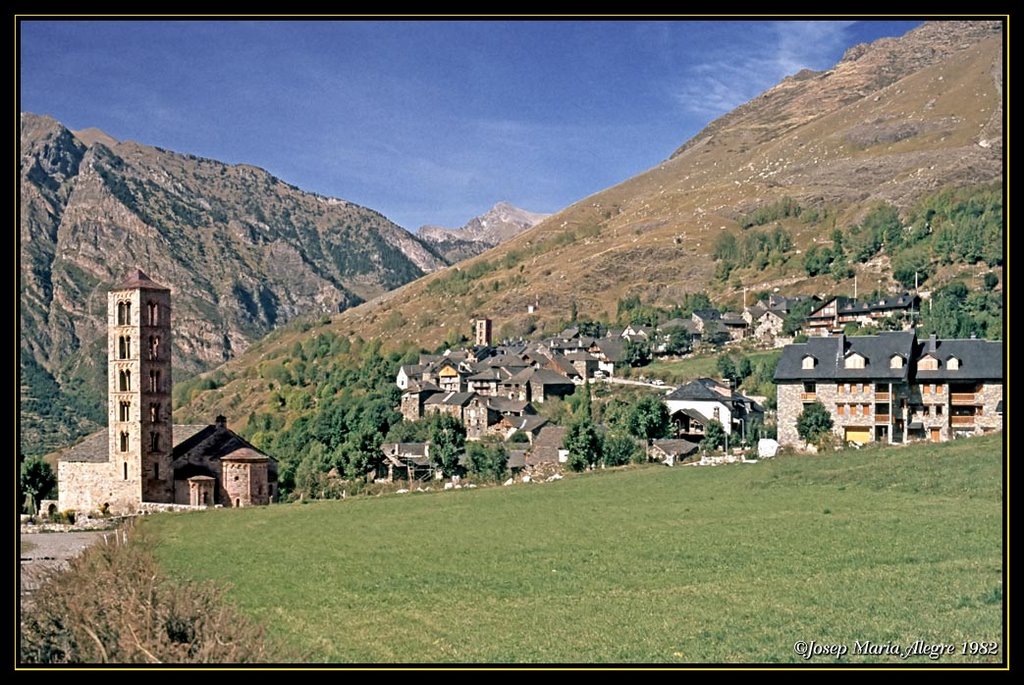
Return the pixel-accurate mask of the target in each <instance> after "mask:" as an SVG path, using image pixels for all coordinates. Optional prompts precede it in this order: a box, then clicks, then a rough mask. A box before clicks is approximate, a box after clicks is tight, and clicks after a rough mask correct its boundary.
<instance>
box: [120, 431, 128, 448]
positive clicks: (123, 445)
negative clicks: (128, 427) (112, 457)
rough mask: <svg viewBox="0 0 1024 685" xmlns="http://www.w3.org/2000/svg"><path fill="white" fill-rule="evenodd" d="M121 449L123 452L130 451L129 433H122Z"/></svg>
mask: <svg viewBox="0 0 1024 685" xmlns="http://www.w3.org/2000/svg"><path fill="white" fill-rule="evenodd" d="M121 451H122V452H127V451H128V433H125V432H122V433H121Z"/></svg>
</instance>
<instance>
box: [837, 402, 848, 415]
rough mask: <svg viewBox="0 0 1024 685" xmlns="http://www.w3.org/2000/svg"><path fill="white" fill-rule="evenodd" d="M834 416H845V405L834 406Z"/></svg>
mask: <svg viewBox="0 0 1024 685" xmlns="http://www.w3.org/2000/svg"><path fill="white" fill-rule="evenodd" d="M836 414H838V415H839V416H846V405H845V404H837V405H836Z"/></svg>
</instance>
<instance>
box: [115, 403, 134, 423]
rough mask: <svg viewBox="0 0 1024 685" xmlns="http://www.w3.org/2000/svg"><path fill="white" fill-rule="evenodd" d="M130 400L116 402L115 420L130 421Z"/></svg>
mask: <svg viewBox="0 0 1024 685" xmlns="http://www.w3.org/2000/svg"><path fill="white" fill-rule="evenodd" d="M131 410H132V403H131V402H121V403H119V404H118V412H117V420H118V421H131V418H130V417H131Z"/></svg>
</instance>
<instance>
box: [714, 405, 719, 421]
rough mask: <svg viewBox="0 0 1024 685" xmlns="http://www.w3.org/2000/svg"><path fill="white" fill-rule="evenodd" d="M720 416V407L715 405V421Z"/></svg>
mask: <svg viewBox="0 0 1024 685" xmlns="http://www.w3.org/2000/svg"><path fill="white" fill-rule="evenodd" d="M719 416H720V412H719V411H718V407H715V411H714V419H715V421H718V420H719V419H718V417H719Z"/></svg>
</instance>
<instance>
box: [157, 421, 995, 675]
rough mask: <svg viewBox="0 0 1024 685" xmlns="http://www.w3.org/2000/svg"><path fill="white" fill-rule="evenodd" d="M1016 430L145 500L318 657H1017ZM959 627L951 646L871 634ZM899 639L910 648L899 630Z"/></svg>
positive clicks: (235, 588) (182, 540)
mask: <svg viewBox="0 0 1024 685" xmlns="http://www.w3.org/2000/svg"><path fill="white" fill-rule="evenodd" d="M1002 502H1003V480H1002V436H1001V435H994V436H985V437H982V438H975V439H965V440H958V441H955V442H952V443H947V444H943V445H931V444H926V445H916V446H910V447H903V448H885V449H863V450H859V451H856V450H850V451H845V452H842V453H836V454H831V455H826V456H780V457H778V458H776V459H775V460H771V461H764V462H760V463H757V464H738V465H730V466H717V467H675V468H667V467H663V466H646V467H625V468H621V469H614V470H606V471H598V472H593V473H587V474H582V475H579V476H567V477H566V478H565V479H564V480H561V481H557V482H552V483H537V484H534V483H530V484H518V483H517V484H516V485H514V486H509V487H501V486H493V487H479V488H476V489H473V490H470V489H462V490H458V491H448V492H439V491H434V492H429V493H415V494H406V495H388V496H383V497H372V498H371V497H367V498H349V499H347V500H344V501H330V502H315V503H308V504H302V503H297V504H288V505H274V506H270V507H264V508H251V509H238V510H212V511H205V512H197V513H184V514H162V515H155V516H151V517H147V519H146V520H145V521H144V523H143V525H142V528H143V533H144V535H145V536H146V538H147V539H148V540H149V541H150V543H151V544H153V545H154V549H155V552H156V554H157V558H158V560H159V561H160V564H161V566H162V567H163V568H164V569H165V570H166V571H167V572H168V574H169V575H171V576H172V577H180V578H189V579H196V580H205V579H212V580H214V581H217V582H222V583H228V584H230V590H229V592H228V594H227V597H228V599H229V600H231V601H232V602H233V603H235V604H236V605H237V606H238V607H239V608H240V609H241V610H242V611H243V612H244V613H246V614H248V615H250V616H252V617H253V618H255V619H257V620H258V621H261V622H262V623H263V624H264V625H265V626H267V629H268V631H269V633H270V636H271V637H272V638H274V639H276V640H278V641H279V642H280V643H281V644H283V645H285V646H287V648H288V650H289V651H290V653H292V654H299V655H301V656H300V657H299V658H301V659H303V660H306V661H313V662H328V663H369V662H374V663H377V662H402V663H416V664H422V663H431V662H461V663H499V664H500V663H605V664H608V663H638V662H643V663H661V664H665V665H672V664H688V663H777V662H779V663H787V662H788V663H810V664H821V663H832V662H835V661H836V660H837V657H836V656H834V655H830V654H824V655H818V656H815V657H814V658H812V659H811V660H810V661H805V660H803V659H802V658H801V656H799V655H798V654H797V653H796V652H795V650H794V644H795V643H797V642H798V641H803V642H805V643H810V642H812V641H814V642H815V643H816V644H818V645H823V646H829V645H846V646H847V647H848V649H849V650H850V651H849V652H848V653H847V654H845V655H844V656H842V657H839V658H838V659H839V660H841V661H842V662H844V663H845V662H850V663H859V662H875V663H883V664H899V663H907V662H910V663H927V664H953V663H964V662H971V663H977V662H986V663H993V662H999V661H1000V660H1001V659H1002V658H1003V655H1002V653H1001V651H1000V653H999V654H998V655H996V656H994V657H993V656H991V655H981V654H979V653H977V650H976V649H974V648H972V647H971V646H970V644H969V643H968V649H967V651H968V652H975V653H973V654H972V653H968V654H966V655H965V654H962V653H961V652H962V651H963V650H962V645H963V644H964V643H965V641H975V642H976V643H998V648H999V649H1000V650H1002V648H1003V646H1004V645H1003V635H1004V632H1003V631H1004V628H1003V626H1004V623H1003V596H1004V595H1003V583H1002V579H1003V520H1004V519H1003V506H1002ZM916 640H924V641H925V642H926V643H929V644H936V643H938V644H950V645H955V653H954V654H944V655H943V656H942V657H941V658H940V659H938V660H931V659H929V658H928V657H926V656H920V655H919V656H911V657H909V658H907V659H904V658H902V656H901V655H899V654H895V655H894V654H860V655H857V654H853V653H852V651H853V650H854V649H855V641H860V642H861V643H862V644H863V642H864V641H870V642H872V643H874V644H876V645H895V646H896V647H897V648H899V649H906V648H907V647H909V646H910V645H912V644H913V643H914V641H916ZM889 650H890V651H891V650H892V647H890V648H889Z"/></svg>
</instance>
